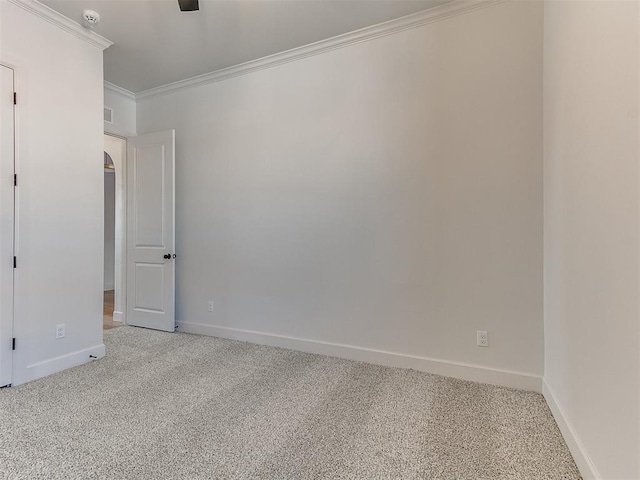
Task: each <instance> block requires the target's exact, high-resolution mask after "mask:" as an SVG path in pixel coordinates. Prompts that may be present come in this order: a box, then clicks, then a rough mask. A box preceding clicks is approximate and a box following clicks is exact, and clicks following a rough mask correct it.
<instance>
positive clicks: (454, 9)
mask: <svg viewBox="0 0 640 480" xmlns="http://www.w3.org/2000/svg"><path fill="white" fill-rule="evenodd" d="M505 1H508V0H452V1H451V2H448V3H445V4H443V5H440V6H437V7H433V8H429V9H427V10H424V11H422V12H418V13H414V14H411V15H407V16H404V17H401V18H397V19H395V20H390V21H388V22H384V23H380V24H378V25H373V26H371V27H365V28H362V29H360V30H356V31H353V32H350V33H345V34H342V35H338V36H336V37H332V38H328V39H326V40H320V41H319V42H315V43H311V44H309V45H305V46H302V47H297V48H293V49H291V50H286V51H284V52H280V53H276V54H273V55H269V56H267V57H263V58H259V59H257V60H251V61H249V62H245V63H241V64H239V65H235V66H232V67H228V68H223V69H220V70H216V71H214V72H211V73H205V74H203V75H197V76H195V77H191V78H187V79H185V80H179V81H177V82H173V83H169V84H167V85H162V86H159V87H154V88H150V89H148V90H144V91H142V92H138V93H136V95H135V98H136V100H141V99H145V98H150V97H155V96H158V95H164V94H167V93H172V92H175V91H179V90H184V89H186V88H190V87H195V86H199V85H206V84H208V83H214V82H220V81H223V80H227V79H229V78H233V77H237V76H240V75H246V74H248V73H252V72H257V71H259V70H264V69H266V68H271V67H275V66H276V65H281V64H284V63H289V62H293V61H296V60H301V59H303V58H306V57H309V56H312V55H319V54H321V53H325V52H329V51H331V50H336V49H338V48H343V47H347V46H349V45H353V44H355V43H360V42H366V41H368V40H373V39H375V38H379V37H382V36H385V35H391V34H393V33H398V32H402V31H404V30H409V29H412V28H416V27H421V26H423V25H427V24H429V23H433V22H438V21H440V20H444V19H447V18H450V17H453V16H456V15H461V14H463V13H467V12H471V11H474V10H478V9H480V8H485V7H489V6H491V5H495V4H498V3H502V2H505Z"/></svg>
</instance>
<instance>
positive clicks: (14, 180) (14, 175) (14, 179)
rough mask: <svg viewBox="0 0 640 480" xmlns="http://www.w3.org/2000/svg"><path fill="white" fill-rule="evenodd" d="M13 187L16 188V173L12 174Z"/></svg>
mask: <svg viewBox="0 0 640 480" xmlns="http://www.w3.org/2000/svg"><path fill="white" fill-rule="evenodd" d="M13 186H14V187H17V186H18V174H17V173H14V174H13Z"/></svg>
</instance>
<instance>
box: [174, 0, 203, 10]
mask: <svg viewBox="0 0 640 480" xmlns="http://www.w3.org/2000/svg"><path fill="white" fill-rule="evenodd" d="M178 5H180V11H181V12H193V11H196V10H200V6H199V5H198V0H178Z"/></svg>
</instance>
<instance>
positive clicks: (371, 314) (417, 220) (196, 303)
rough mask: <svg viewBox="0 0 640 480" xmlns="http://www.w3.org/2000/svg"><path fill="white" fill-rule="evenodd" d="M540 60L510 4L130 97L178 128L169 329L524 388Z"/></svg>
mask: <svg viewBox="0 0 640 480" xmlns="http://www.w3.org/2000/svg"><path fill="white" fill-rule="evenodd" d="M541 52H542V6H541V4H540V3H539V2H507V3H502V4H498V5H495V6H492V7H489V8H484V9H481V10H477V11H473V12H471V13H466V14H464V15H460V16H456V17H453V18H448V19H446V20H444V21H440V22H437V23H432V24H429V25H426V26H423V27H420V28H415V29H411V30H406V31H403V32H401V33H398V34H394V35H389V36H384V37H381V38H377V39H375V40H372V41H368V42H363V43H358V44H355V45H351V46H348V47H346V48H341V49H338V50H334V51H331V52H329V53H325V54H322V55H317V56H313V57H309V58H305V59H304V60H300V61H296V62H293V63H288V64H285V65H280V66H277V67H274V68H270V69H267V70H262V71H259V72H256V73H252V74H249V75H245V76H241V77H237V78H233V79H230V80H226V81H222V82H219V83H214V84H209V85H205V86H199V87H195V88H191V89H187V90H183V91H180V92H175V93H171V94H166V95H163V96H159V97H151V98H147V99H143V100H140V101H139V102H138V110H137V130H138V132H139V133H148V132H153V131H157V130H163V129H169V128H175V129H176V138H177V140H176V142H177V155H176V158H177V164H176V182H177V184H176V188H177V209H176V212H177V249H178V259H177V318H178V320H179V321H180V328H181V329H183V330H184V329H186V330H190V331H199V332H204V333H212V334H217V335H228V336H238V335H239V336H240V338H249V337H246V336H245V337H242V335H243V332H244V334H246V335H250V334H249V333H247V332H246V331H251V332H259V333H266V334H269V335H273V336H276V337H268V336H263V335H262V336H261V335H258V336H256V337H255V338H258V339H259V341H260V340H262V341H270V340H269V339H271V340H273V339H274V338H279V337H278V336H280V337H282V336H284V337H295V338H299V339H300V338H301V339H306V340H311V341H314V342H328V343H338V344H342V345H345V344H346V345H350V346H356V347H361V348H365V349H375V350H382V351H385V352H395V353H398V354H401V355H404V356H419V357H430V358H433V359H438V360H442V361H446V362H453V363H455V362H463V363H468V364H473V365H477V366H481V367H486V368H488V369H499V370H509V371H516V372H524V373H526V374H531V375H533V376H534V380H535V378H538V377H537V376H538V375H541V373H542V161H541V158H542V152H541V148H542V138H541V128H542V126H541V117H542V96H541V95H542V78H541V62H542V54H541ZM208 299H213V300H214V301H215V311H214V312H213V313H208V312H207V300H208ZM216 327H222V328H216ZM229 329H231V330H229ZM476 330H488V331H489V335H490V347H489V348H479V347H477V346H476ZM287 341H288V340H287V339H284V340H283V342H284V344H287V343H286V342H287ZM291 341H292V342H293V340H291ZM291 344H292V343H291ZM296 345H297V346H298V347H300V348H311V349H313V348H315V347H313V346H312V345H311V344H308V343H307V344H304V345H303V344H301V343H297V344H296ZM314 345H316V346H317V344H314ZM353 352H354V351H353V350H352V353H353ZM374 353H375V352H374ZM345 355H346V356H349V355H351V353H348V352H347V353H345ZM373 357H375V354H374V355H373ZM449 373H451V372H449ZM454 374H455V372H454ZM535 384H536V381H534V382H533V383H529V384H528V385H529V386H531V385H535ZM537 385H538V387H537V388H539V386H540V380H539V379H538V380H537ZM532 388H536V387H532Z"/></svg>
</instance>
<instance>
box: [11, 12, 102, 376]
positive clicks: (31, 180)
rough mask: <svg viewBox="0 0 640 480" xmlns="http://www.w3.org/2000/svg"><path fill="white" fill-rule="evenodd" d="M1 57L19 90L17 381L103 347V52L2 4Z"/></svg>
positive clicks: (80, 359)
mask: <svg viewBox="0 0 640 480" xmlns="http://www.w3.org/2000/svg"><path fill="white" fill-rule="evenodd" d="M0 61H2V62H7V63H9V64H11V65H13V66H14V67H15V69H16V85H17V91H18V106H17V121H16V125H17V153H16V155H17V156H16V167H17V171H18V176H19V186H18V190H17V205H18V211H17V235H18V238H17V255H18V268H17V270H16V283H15V287H16V290H15V291H16V297H15V301H16V303H15V319H14V325H15V330H14V333H15V336H16V338H17V350H16V352H15V356H14V367H15V368H14V382H13V383H14V384H18V383H22V382H25V381H28V380H31V379H33V378H37V377H39V376H42V375H45V374H48V373H52V372H54V371H57V370H60V369H62V368H65V367H68V366H71V365H75V364H79V363H84V362H86V361H89V355H90V354H92V355H97V356H100V355H102V352H103V351H104V346H103V344H102V268H103V256H102V243H103V231H102V229H103V213H102V212H103V193H102V189H103V181H104V179H103V168H102V160H103V153H102V152H103V139H102V135H103V134H102V128H103V123H102V122H103V120H102V102H103V98H102V89H103V82H102V49H101V48H99V47H96V46H93V45H90V44H89V43H87V42H85V41H83V40H81V39H80V38H78V37H76V36H74V35H72V34H70V33H68V32H66V31H64V30H62V29H60V28H59V27H57V26H55V25H54V24H52V23H50V22H48V21H46V20H44V19H42V18H39V17H37V16H35V15H33V14H31V13H29V12H27V11H26V10H24V9H22V8H20V7H18V6H16V5H14V4H13V3H10V2H7V1H2V2H0ZM62 323H64V324H66V337H65V338H64V339H59V340H56V338H55V332H56V325H57V324H62Z"/></svg>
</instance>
